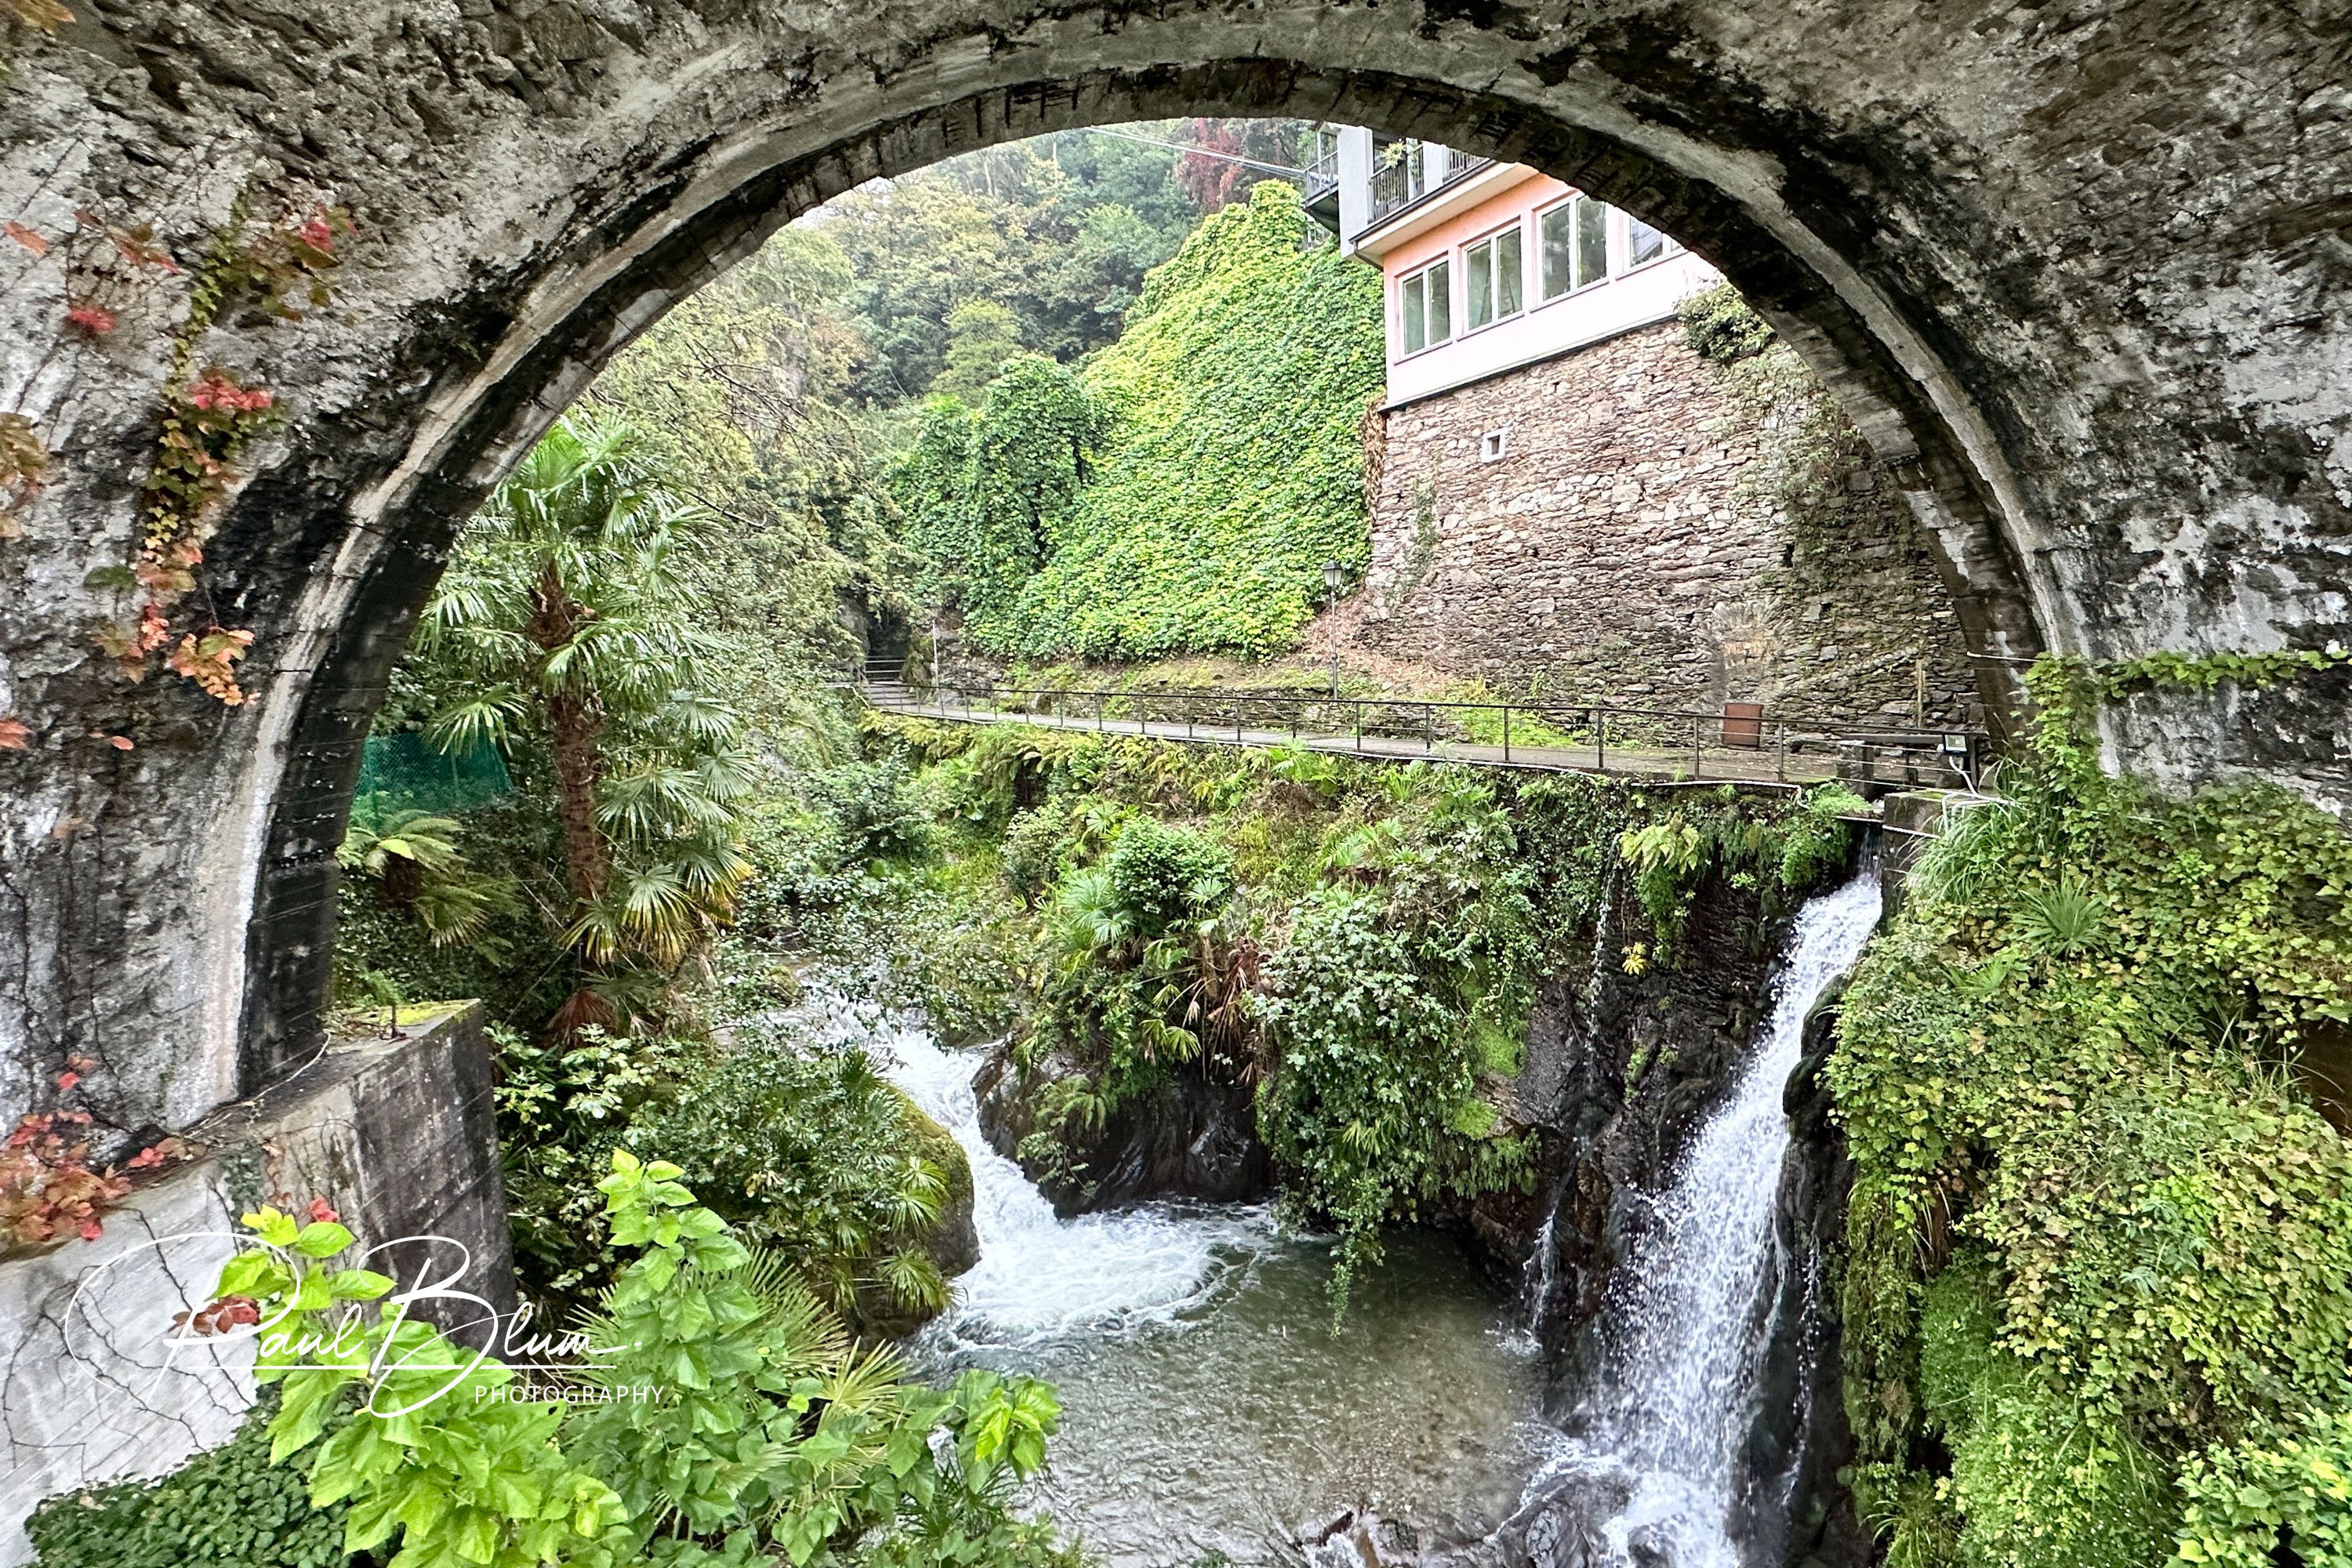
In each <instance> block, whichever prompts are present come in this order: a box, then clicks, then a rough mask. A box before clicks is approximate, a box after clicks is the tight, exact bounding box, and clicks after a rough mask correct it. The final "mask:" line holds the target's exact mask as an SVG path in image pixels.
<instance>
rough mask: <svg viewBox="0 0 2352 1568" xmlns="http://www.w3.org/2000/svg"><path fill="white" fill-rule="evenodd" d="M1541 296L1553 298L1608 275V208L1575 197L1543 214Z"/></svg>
mask: <svg viewBox="0 0 2352 1568" xmlns="http://www.w3.org/2000/svg"><path fill="white" fill-rule="evenodd" d="M1538 221H1539V222H1540V224H1541V226H1542V233H1541V235H1540V236H1539V244H1540V246H1541V250H1542V273H1543V276H1542V278H1541V279H1539V281H1538V288H1539V289H1541V290H1542V297H1543V298H1544V299H1547V300H1557V299H1559V297H1560V296H1561V295H1562V294H1567V293H1572V292H1573V291H1575V290H1576V289H1581V288H1583V287H1584V286H1585V285H1586V284H1588V283H1598V282H1600V281H1601V279H1604V278H1606V277H1608V276H1609V209H1608V208H1607V207H1606V206H1603V205H1601V203H1599V202H1596V201H1594V200H1593V199H1592V198H1591V196H1575V197H1572V198H1570V200H1568V201H1566V202H1563V203H1561V204H1560V205H1559V206H1556V207H1554V208H1552V209H1551V210H1550V211H1549V212H1548V213H1546V214H1544V215H1543V216H1542V218H1541V219H1540V220H1538Z"/></svg>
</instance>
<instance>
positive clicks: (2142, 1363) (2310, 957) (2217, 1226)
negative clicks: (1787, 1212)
mask: <svg viewBox="0 0 2352 1568" xmlns="http://www.w3.org/2000/svg"><path fill="white" fill-rule="evenodd" d="M2086 684H2087V683H2086V682H2084V680H2083V679H2081V676H2080V674H2079V672H2074V671H2070V670H2068V669H2067V668H2064V667H2063V666H2059V665H2057V664H2054V663H2049V664H2045V665H2043V666H2042V667H2040V668H2037V669H2036V670H2035V671H2034V673H2033V675H2032V685H2033V688H2034V691H2035V695H2036V697H2037V700H2039V702H2040V704H2041V715H2040V718H2039V721H2038V728H2037V731H2036V732H2035V734H2034V736H2033V738H2032V755H2031V757H2030V759H2029V763H2028V765H2026V766H2023V767H2020V768H2015V769H2012V770H2011V773H2010V775H2009V777H2008V780H2007V783H2008V786H2009V789H2010V794H2011V801H2012V804H2011V805H2007V806H2000V807H1983V808H1979V809H1977V810H1974V811H1972V812H1970V813H1969V814H1967V815H1966V816H1963V817H1962V819H1961V821H1960V823H1959V824H1958V826H1957V827H1956V829H1955V831H1954V832H1953V834H1952V835H1950V836H1949V837H1948V838H1947V839H1946V841H1945V842H1944V843H1943V844H1941V845H1940V846H1938V847H1937V850H1936V851H1935V852H1934V853H1933V854H1931V855H1930V856H1928V857H1927V858H1925V859H1923V861H1922V863H1921V865H1920V867H1919V868H1918V870H1917V872H1916V874H1915V876H1914V878H1913V880H1912V884H1911V887H1912V896H1911V898H1910V899H1909V900H1907V901H1906V905H1905V907H1904V909H1903V910H1902V911H1901V913H1900V914H1899V915H1898V917H1897V918H1896V920H1895V921H1894V923H1893V924H1892V926H1891V927H1890V929H1889V930H1888V931H1887V932H1886V933H1885V935H1883V936H1882V937H1881V938H1880V939H1879V941H1878V942H1875V943H1874V945H1873V947H1872V949H1871V950H1870V952H1869V953H1868V955H1867V956H1866V958H1865V960H1864V963H1863V964H1862V966H1861V968H1860V969H1859V970H1858V972H1857V973H1856V975H1855V977H1854V981H1853V984H1852V985H1851V986H1850V987H1849V988H1848V989H1847V991H1846V993H1845V995H1844V999H1843V1019H1842V1023H1841V1026H1840V1034H1839V1044H1838V1048H1837V1050H1836V1052H1835V1054H1834V1055H1833V1057H1832V1060H1831V1063H1830V1066H1829V1079H1830V1082H1831V1084H1832V1089H1833V1091H1834V1093H1835V1097H1836V1106H1837V1114H1838V1116H1839V1118H1840V1120H1841V1121H1843V1123H1844V1125H1845V1128H1846V1134H1847V1140H1848V1147H1849V1149H1850V1150H1851V1152H1852V1153H1853V1157H1854V1160H1855V1162H1856V1165H1857V1175H1856V1180H1855V1184H1854V1190H1853V1212H1852V1214H1851V1215H1850V1217H1849V1224H1848V1243H1849V1250H1850V1257H1849V1261H1848V1262H1847V1264H1846V1268H1845V1279H1844V1285H1843V1299H1844V1309H1843V1316H1844V1320H1845V1336H1844V1342H1845V1346H1846V1356H1847V1366H1846V1370H1847V1397H1848V1406H1849V1412H1850V1414H1851V1415H1852V1417H1853V1426H1854V1429H1855V1434H1856V1437H1857V1441H1858V1447H1859V1449H1860V1454H1859V1458H1860V1459H1861V1461H1862V1464H1861V1467H1860V1468H1859V1469H1858V1471H1857V1475H1858V1478H1859V1482H1860V1489H1861V1490H1862V1491H1863V1492H1864V1504H1865V1507H1866V1508H1867V1509H1873V1510H1876V1511H1878V1512H1880V1513H1881V1514H1883V1515H1885V1516H1888V1517H1890V1518H1892V1517H1893V1513H1894V1511H1895V1510H1893V1509H1892V1506H1891V1505H1892V1501H1893V1500H1895V1499H1896V1498H1898V1497H1901V1496H1905V1495H1909V1494H1911V1493H1913V1492H1914V1491H1915V1490H1916V1484H1917V1483H1918V1481H1919V1480H1921V1479H1929V1480H1937V1481H1940V1483H1941V1486H1940V1490H1941V1494H1942V1496H1943V1498H1944V1500H1945V1504H1946V1507H1947V1508H1948V1516H1947V1517H1948V1521H1950V1533H1951V1535H1952V1537H1953V1541H1954V1550H1955V1551H1956V1552H1958V1558H1959V1560H1960V1561H1961V1562H1963V1563H1970V1564H1979V1563H1980V1564H1988V1565H1989V1564H1993V1563H2001V1564H2004V1565H2006V1564H2018V1565H2021V1568H2032V1565H2035V1564H2042V1563H2049V1564H2060V1563H2067V1564H2071V1563H2089V1562H2099V1563H2153V1562H2155V1561H2158V1560H2159V1559H2160V1558H2161V1557H2162V1556H2163V1555H2164V1552H2165V1545H2166V1542H2174V1541H2175V1537H2176V1533H2177V1537H2178V1538H2177V1542H2175V1544H2176V1547H2177V1550H2178V1551H2179V1553H2180V1555H2181V1556H2182V1558H2183V1559H2185V1560H2187V1561H2201V1560H2218V1561H2231V1562H2240V1561H2242V1562H2253V1561H2257V1560H2260V1559H2262V1558H2263V1557H2265V1556H2267V1554H2268V1553H2270V1552H2271V1551H2272V1550H2273V1547H2274V1546H2275V1545H2277V1543H2278V1542H2279V1540H2280V1536H2279V1531H2280V1530H2281V1528H2282V1527H2284V1529H2285V1530H2286V1531H2287V1543H2288V1545H2289V1546H2291V1547H2292V1549H2293V1550H2294V1552H2297V1553H2299V1554H2301V1555H2302V1557H2303V1559H2304V1560H2305V1561H2306V1562H2317V1561H2329V1562H2338V1563H2340V1562H2342V1561H2344V1559H2343V1558H2342V1556H2341V1555H2340V1553H2339V1554H2337V1555H2334V1556H2331V1555H2329V1553H2330V1552H2333V1551H2334V1550H2335V1549H2334V1548H2333V1547H2331V1546H2330V1545H2329V1543H2328V1532H2329V1531H2335V1530H2338V1529H2340V1524H2338V1523H2336V1522H2334V1521H2336V1520H2338V1519H2340V1515H2338V1514H2335V1513H2331V1512H2330V1511H2329V1510H2331V1509H2333V1508H2334V1507H2335V1506H2336V1505H2335V1504H2332V1503H2327V1502H2326V1501H2325V1499H2326V1496H2327V1491H2326V1489H2327V1488H2328V1487H2329V1486H2331V1485H2333V1484H2335V1482H2333V1481H2331V1480H2330V1479H2329V1473H2330V1472H2329V1470H2328V1466H2329V1465H2330V1464H2332V1462H2333V1461H2332V1460H2329V1459H2327V1458H2326V1453H2327V1451H2328V1450H2327V1443H2328V1441H2329V1439H2327V1438H2326V1437H2325V1436H2318V1437H2316V1438H2315V1439H2310V1440H2307V1439H2305V1438H2303V1437H2300V1436H2294V1434H2297V1433H2309V1434H2315V1435H2318V1434H2326V1433H2327V1432H2329V1431H2332V1430H2335V1429H2337V1428H2336V1424H2337V1423H2340V1422H2341V1420H2342V1419H2343V1418H2344V1417H2345V1416H2346V1415H2347V1413H2352V1376H2347V1365H2346V1356H2345V1346H2346V1344H2347V1342H2352V1285H2347V1279H2352V1149H2347V1144H2346V1142H2345V1141H2344V1140H2343V1139H2342V1138H2341V1137H2339V1136H2338V1135H2337V1133H2336V1131H2335V1130H2334V1129H2333V1128H2331V1127H2330V1126H2329V1125H2328V1124H2327V1122H2326V1121H2325V1120H2323V1119H2322V1117H2321V1116H2320V1114H2319V1112H2318V1111H2317V1110H2315V1108H2314V1106H2313V1105H2312V1104H2311V1102H2310V1100H2309V1099H2308V1098H2307V1097H2306V1095H2305V1093H2304V1091H2303V1090H2302V1089H2300V1088H2299V1087H2298V1086H2297V1085H2296V1083H2295V1082H2294V1079H2293V1077H2292V1075H2291V1073H2290V1071H2289V1070H2288V1067H2287V1064H2288V1063H2289V1062H2290V1061H2291V1060H2292V1058H2293V1057H2294V1053H2295V1051H2296V1049H2297V1047H2298V1045H2299V1043H2300V1042H2301V1041H2302V1040H2303V1039H2304V1038H2305V1037H2307V1036H2308V1035H2309V1034H2310V1032H2311V1031H2313V1030H2315V1029H2319V1028H2335V1027H2340V1026H2342V1025H2343V1023H2344V1022H2345V1020H2347V1017H2352V905H2347V896H2352V840H2347V837H2346V835H2345V833H2344V830H2343V828H2342V826H2340V825H2339V824H2337V823H2336V822H2335V821H2334V820H2333V819H2331V818H2329V817H2327V816H2325V815H2324V814H2322V813H2320V812H2318V811H2317V810H2315V808H2313V807H2311V806H2309V805H2305V803H2303V802H2301V801H2299V800H2296V799H2295V798H2294V797H2292V796H2290V795H2286V794H2285V793H2284V792H2283V791H2279V790H2276V789H2273V788H2269V787H2260V786H2241V787H2228V788H2215V789H2209V790H2206V791H2202V792H2200V793H2199V794H2197V795H2192V796H2190V797H2189V798H2187V799H2168V798H2165V797H2162V796H2158V795H2155V794H2153V793H2151V792H2150V791H2149V790H2148V789H2147V787H2146V786H2145V785H2142V784H2137V783H2136V782H2134V781H2131V780H2127V779H2116V778H2109V777H2107V776H2105V774H2104V773H2101V771H2100V770H2099V767H2098V764H2097V762H2096V759H2095V751H2094V750H2093V747H2092V745H2091V743H2090V742H2088V741H2086V740H2085V739H2084V738H2083V724H2084V716H2083V715H2084V710H2083V709H2082V708H2081V706H2080V705H2079V704H2080V699H2081V695H2082V691H2083V689H2084V686H2085V685H2086ZM1956 1268H1966V1269H1968V1270H1969V1273H1970V1275H1971V1277H1972V1281H1973V1282H1972V1283H1970V1284H1969V1286H1968V1289H1969V1290H1981V1291H1982V1292H1984V1294H1985V1296H1986V1299H1987V1301H1988V1302H1989V1306H1988V1309H1987V1310H1988V1311H1989V1312H1990V1313H1991V1318H1990V1339H1989V1342H1988V1343H1987V1345H1986V1348H1985V1349H1984V1351H1983V1352H1982V1355H1983V1357H1984V1364H1985V1366H1986V1367H1987V1368H1989V1369H1991V1370H1990V1372H1989V1373H1980V1374H1979V1375H1978V1376H1977V1378H1976V1379H1975V1381H1974V1383H1973V1384H1969V1387H1968V1388H1967V1389H1966V1390H1965V1391H1964V1394H1965V1396H1963V1392H1962V1391H1960V1385H1961V1384H1964V1383H1967V1382H1968V1380H1966V1379H1963V1378H1960V1377H1958V1375H1957V1374H1956V1373H1953V1372H1952V1370H1951V1368H1952V1367H1953V1366H1954V1365H1955V1364H1956V1363H1954V1361H1953V1359H1952V1357H1951V1355H1950V1354H1949V1353H1948V1346H1949V1345H1950V1344H1951V1343H1953V1342H1955V1335H1956V1330H1955V1329H1954V1327H1953V1325H1954V1323H1955V1322H1956V1321H1958V1319H1957V1318H1956V1316H1955V1314H1954V1312H1953V1310H1951V1308H1950V1300H1951V1299H1952V1298H1951V1297H1950V1296H1949V1294H1948V1292H1950V1291H1953V1290H1957V1289H1959V1288H1958V1286H1955V1285H1953V1284H1951V1283H1950V1276H1951V1272H1952V1270H1954V1269H1956ZM1979 1323H1980V1324H1982V1323H1984V1320H1979ZM1994 1373H1998V1375H1993V1374H1994ZM1924 1420H1934V1421H1937V1422H1939V1423H1940V1424H1941V1425H1942V1426H1943V1428H1944V1432H1945V1442H1946V1445H1947V1446H1948V1448H1949V1450H1950V1455H1951V1460H1950V1468H1949V1473H1948V1475H1937V1474H1936V1473H1935V1472H1934V1471H1932V1470H1922V1469H1921V1468H1918V1467H1919V1466H1920V1464H1921V1463H1922V1462H1923V1461H1922V1459H1921V1458H1920V1454H1921V1450H1920V1449H1918V1448H1917V1447H1916V1446H1915V1444H1914V1437H1915V1435H1916V1432H1917V1431H1918V1429H1919V1426H1920V1424H1921V1422H1922V1421H1924ZM2290 1441H2293V1442H2296V1443H2298V1444H2300V1445H2302V1446H2301V1447H2297V1448H2295V1449H2294V1450H2293V1451H2292V1452H2290V1451H2289V1449H2288V1448H2287V1447H2284V1445H2285V1444H2286V1443H2287V1442H2290ZM2296 1477H2300V1478H2302V1479H2294V1478H2296ZM2233 1478H2234V1479H2233ZM2264 1478H2267V1479H2264ZM2236 1479H2242V1487H2241V1488H2240V1489H2238V1490H2237V1491H2234V1492H2233V1491H2231V1488H2232V1487H2233V1486H2235V1485H2237V1480H2236ZM2273 1482H2276V1483H2277V1489H2276V1491H2275V1493H2273V1490H2271V1489H2270V1487H2271V1484H2272V1483H2273ZM2305 1482H2308V1483H2309V1484H2311V1485H2312V1486H2314V1487H2315V1488H2317V1490H2315V1491H2313V1492H2311V1493H2310V1494H2309V1502H2308V1504H2307V1503H2306V1502H2305V1500H2300V1499H2302V1498H2303V1496H2304V1494H2303V1493H2301V1492H2300V1491H2299V1490H2298V1489H2299V1488H2301V1487H2302V1486H2303V1485H2304V1484H2305ZM2184 1500H2186V1502H2187V1506H2188V1509H2189V1511H2187V1512H2184V1511H2183V1508H2184ZM1904 1528H1906V1529H1907V1528H1909V1526H1907V1525H1906V1526H1905V1527H1904ZM1922 1528H1923V1529H1927V1528H1929V1527H1927V1526H1926V1525H1924V1524H1923V1526H1922ZM2302 1531H2309V1532H2310V1534H2309V1535H2308V1538H2306V1536H2305V1534H2303V1533H2300V1532H2302ZM1931 1532H1932V1531H1931ZM1903 1544H1904V1541H1903V1538H1902V1537H1901V1536H1898V1537H1897V1540H1896V1542H1895V1545H1896V1546H1898V1547H1900V1546H1902V1545H1903ZM2199 1553H2201V1554H2202V1556H2201V1557H2200V1556H2199V1555H2197V1554H2199Z"/></svg>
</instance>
